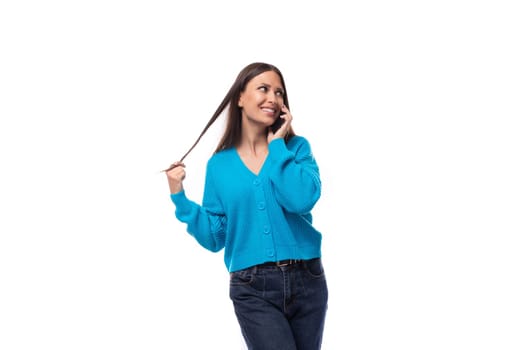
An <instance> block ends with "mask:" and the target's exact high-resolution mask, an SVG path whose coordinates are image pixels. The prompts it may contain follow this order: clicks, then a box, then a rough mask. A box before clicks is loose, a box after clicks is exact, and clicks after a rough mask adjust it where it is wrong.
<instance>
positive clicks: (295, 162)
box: [268, 136, 321, 214]
mask: <svg viewBox="0 0 525 350" xmlns="http://www.w3.org/2000/svg"><path fill="white" fill-rule="evenodd" d="M268 147H269V150H270V153H269V157H270V159H271V162H272V166H271V172H270V181H271V183H272V185H273V189H274V192H275V196H276V199H277V201H278V202H279V204H280V205H281V206H282V207H283V208H284V209H285V210H287V211H289V212H292V213H296V214H307V213H309V212H310V211H311V210H312V209H313V207H314V205H315V204H316V203H317V201H318V200H319V198H320V196H321V178H320V174H319V167H318V166H317V162H316V161H315V158H314V156H313V154H312V150H311V148H310V144H309V142H308V141H307V140H306V139H305V138H304V137H300V136H295V137H293V138H292V139H291V140H290V141H289V143H288V145H287V144H285V142H284V140H283V139H275V140H273V141H272V142H270V144H269V146H268Z"/></svg>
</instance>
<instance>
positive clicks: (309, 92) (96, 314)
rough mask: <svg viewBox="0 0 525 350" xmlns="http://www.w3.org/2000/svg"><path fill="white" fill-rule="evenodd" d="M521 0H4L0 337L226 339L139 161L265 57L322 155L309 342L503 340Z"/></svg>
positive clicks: (511, 308)
mask: <svg viewBox="0 0 525 350" xmlns="http://www.w3.org/2000/svg"><path fill="white" fill-rule="evenodd" d="M518 3H519V2H518V1H484V2H483V1H482V2H479V1H463V0H459V1H439V2H417V1H400V2H389V1H366V2H335V1H325V2H322V3H319V2H309V1H306V2H297V3H293V4H292V3H287V2H283V1H281V2H278V1H266V2H257V3H252V2H246V1H220V2H219V1H194V2H184V3H174V2H169V1H131V2H130V1H117V0H106V1H89V2H87V1H85V2H71V1H46V2H38V1H4V2H2V3H1V4H0V50H1V55H0V63H1V64H0V113H1V114H0V117H1V124H0V149H1V151H0V152H1V153H0V157H1V158H0V161H1V164H2V171H1V172H0V179H1V181H0V191H1V192H0V193H1V194H0V204H1V219H0V293H1V297H0V348H1V349H5V350H18V349H44V348H46V349H47V348H53V349H56V350H58V349H68V350H69V349H75V350H81V349H97V350H102V349H104V350H105V349H108V350H109V349H111V350H116V349H126V350H132V349H133V350H134V349H141V350H142V349H144V350H145V349H148V350H149V349H156V350H161V349H237V348H239V349H241V348H242V340H241V335H240V332H239V330H238V326H237V322H236V320H235V316H234V313H233V308H232V306H231V303H230V300H229V297H228V273H227V272H226V269H225V266H224V264H223V262H222V252H220V253H217V254H213V253H210V252H208V251H205V250H203V249H202V248H201V247H200V246H198V245H197V244H196V242H195V241H194V240H193V239H192V238H191V237H190V236H189V235H188V234H187V233H186V232H185V226H183V225H182V224H181V223H179V222H178V221H176V219H175V218H174V215H173V210H174V208H173V205H172V204H171V202H170V200H169V195H168V186H167V182H166V179H165V176H164V174H162V173H160V172H159V171H160V170H162V169H163V168H164V167H166V166H167V165H169V164H170V163H171V162H173V161H175V160H177V159H179V158H180V156H182V154H184V152H185V151H186V150H187V149H188V148H189V147H190V146H191V145H192V144H193V142H194V141H195V139H196V137H197V136H198V134H199V133H200V131H201V130H202V128H203V127H204V126H205V124H206V122H207V121H208V119H209V118H210V117H211V115H212V114H213V112H214V111H215V109H216V108H217V106H218V105H219V103H220V101H221V100H222V98H223V97H224V95H225V94H226V92H227V90H228V88H229V87H230V85H231V84H232V83H233V81H234V79H235V76H236V75H237V73H238V72H239V70H240V69H241V68H243V67H244V66H245V65H246V64H248V63H251V62H254V61H266V62H269V63H273V64H275V65H277V66H278V67H279V68H280V69H281V70H282V72H283V73H284V76H285V79H286V84H287V88H288V93H289V98H290V104H291V110H292V114H293V116H294V128H295V130H296V132H297V133H299V134H301V135H304V136H306V137H307V138H308V139H309V140H310V143H311V144H312V147H313V151H314V155H315V156H316V158H317V160H318V162H319V165H320V167H321V176H322V180H323V196H322V198H321V200H320V202H319V203H318V206H317V207H316V208H315V211H314V223H315V224H316V226H317V227H318V228H319V229H320V230H321V231H322V232H323V234H324V240H323V254H324V256H323V258H324V264H325V269H326V272H327V278H328V283H329V288H330V301H329V312H328V316H327V322H326V332H325V341H324V349H329V350H332V349H337V350H340V349H341V350H343V349H344V350H346V349H355V350H368V349H370V350H372V349H374V350H375V349H381V350H383V349H403V350H408V349H417V350H420V349H425V350H429V349H440V350H441V349H447V350H452V349H458V350H459V349H460V350H464V349H498V350H499V349H506V350H514V349H523V348H524V347H525V338H524V336H523V329H524V327H525V319H524V315H525V302H524V298H523V295H525V285H524V280H523V276H524V266H525V261H524V260H525V259H524V256H523V251H524V248H525V246H524V243H523V235H524V234H525V223H524V213H525V202H524V198H525V188H524V187H525V186H524V181H523V179H524V178H525V167H524V150H525V142H524V137H523V135H524V131H525V130H524V126H523V118H524V116H525V114H524V103H523V102H524V96H525V95H524V93H525V86H524V84H523V82H524V81H525V70H524V65H523V62H525V52H524V47H523V42H524V39H525V38H524V34H523V33H525V28H524V27H525V25H524V22H523V18H524V13H523V10H522V9H521V8H520V7H519V6H518ZM221 128H222V123H221V121H220V120H219V121H218V122H217V124H216V125H214V127H213V128H212V129H211V130H210V132H209V133H208V134H206V136H205V137H204V138H203V140H202V142H201V143H200V144H199V145H198V146H197V148H196V149H195V150H194V151H193V152H192V153H191V154H190V156H189V157H188V158H187V160H186V165H187V180H186V181H185V187H186V190H187V192H188V194H189V195H190V196H191V197H192V199H194V200H195V201H197V202H200V199H201V196H202V185H203V181H204V167H205V162H206V160H207V159H208V157H209V156H210V155H211V153H212V152H213V150H214V148H215V145H216V143H217V141H218V138H219V135H220V132H221V130H222V129H221Z"/></svg>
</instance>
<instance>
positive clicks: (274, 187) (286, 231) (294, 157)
mask: <svg viewBox="0 0 525 350" xmlns="http://www.w3.org/2000/svg"><path fill="white" fill-rule="evenodd" d="M268 151H269V154H268V156H267V158H266V160H265V162H264V164H263V166H262V168H261V170H260V172H259V174H258V175H256V174H254V173H253V172H252V171H250V170H249V169H248V168H247V167H246V166H245V164H244V163H243V162H242V160H241V158H240V157H239V155H238V153H237V150H236V149H235V148H230V149H226V150H223V151H221V152H218V153H215V154H214V155H213V156H212V157H211V158H210V159H209V160H208V163H207V167H206V182H205V187H204V196H203V201H202V206H201V205H199V204H197V203H195V202H193V201H192V200H190V199H188V198H187V197H186V194H185V192H184V190H183V191H181V192H178V193H175V194H172V195H171V200H172V201H173V203H174V204H175V207H176V209H175V216H176V217H177V219H178V220H180V221H181V222H183V223H186V224H187V231H188V233H190V234H191V235H192V236H193V237H195V239H196V240H197V241H198V242H199V244H200V245H202V246H203V247H204V248H206V249H208V250H210V251H212V252H218V251H220V250H221V249H222V248H224V263H225V264H226V268H227V269H228V271H229V272H233V271H237V270H241V269H244V268H247V267H250V266H254V265H257V264H261V263H264V262H267V261H279V260H284V259H312V258H317V257H320V256H321V234H320V232H319V231H317V230H316V229H315V228H314V227H313V226H312V214H311V210H312V209H313V207H314V205H315V203H316V202H317V201H318V199H319V197H320V195H321V180H320V177H319V168H318V166H317V163H316V161H315V159H314V157H313V155H312V151H311V148H310V144H309V143H308V141H307V140H306V139H305V138H304V137H301V136H294V137H293V138H291V139H290V140H289V142H288V143H287V144H286V143H285V142H284V140H283V139H281V138H279V139H275V140H273V141H272V142H270V144H269V145H268Z"/></svg>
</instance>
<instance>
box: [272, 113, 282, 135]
mask: <svg viewBox="0 0 525 350" xmlns="http://www.w3.org/2000/svg"><path fill="white" fill-rule="evenodd" d="M283 114H285V113H281V114H280V115H279V117H278V118H277V119H276V120H275V123H273V124H272V126H271V128H272V132H273V133H274V134H275V133H276V132H277V130H279V128H280V127H281V125H283V123H284V119H283V118H281V115H283Z"/></svg>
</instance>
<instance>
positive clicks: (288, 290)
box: [230, 259, 328, 350]
mask: <svg viewBox="0 0 525 350" xmlns="http://www.w3.org/2000/svg"><path fill="white" fill-rule="evenodd" d="M230 298H231V300H232V301H233V306H234V309H235V314H236V316H237V320H238V322H239V325H240V327H241V332H242V334H243V337H244V340H245V341H246V345H247V346H248V349H250V350H319V349H321V342H322V338H323V329H324V323H325V316H326V311H327V305H328V288H327V284H326V278H325V273H324V269H323V265H322V262H321V259H312V260H307V261H303V262H299V263H296V264H293V265H288V266H261V265H257V266H254V267H250V268H247V269H245V270H241V271H236V272H232V273H230Z"/></svg>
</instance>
